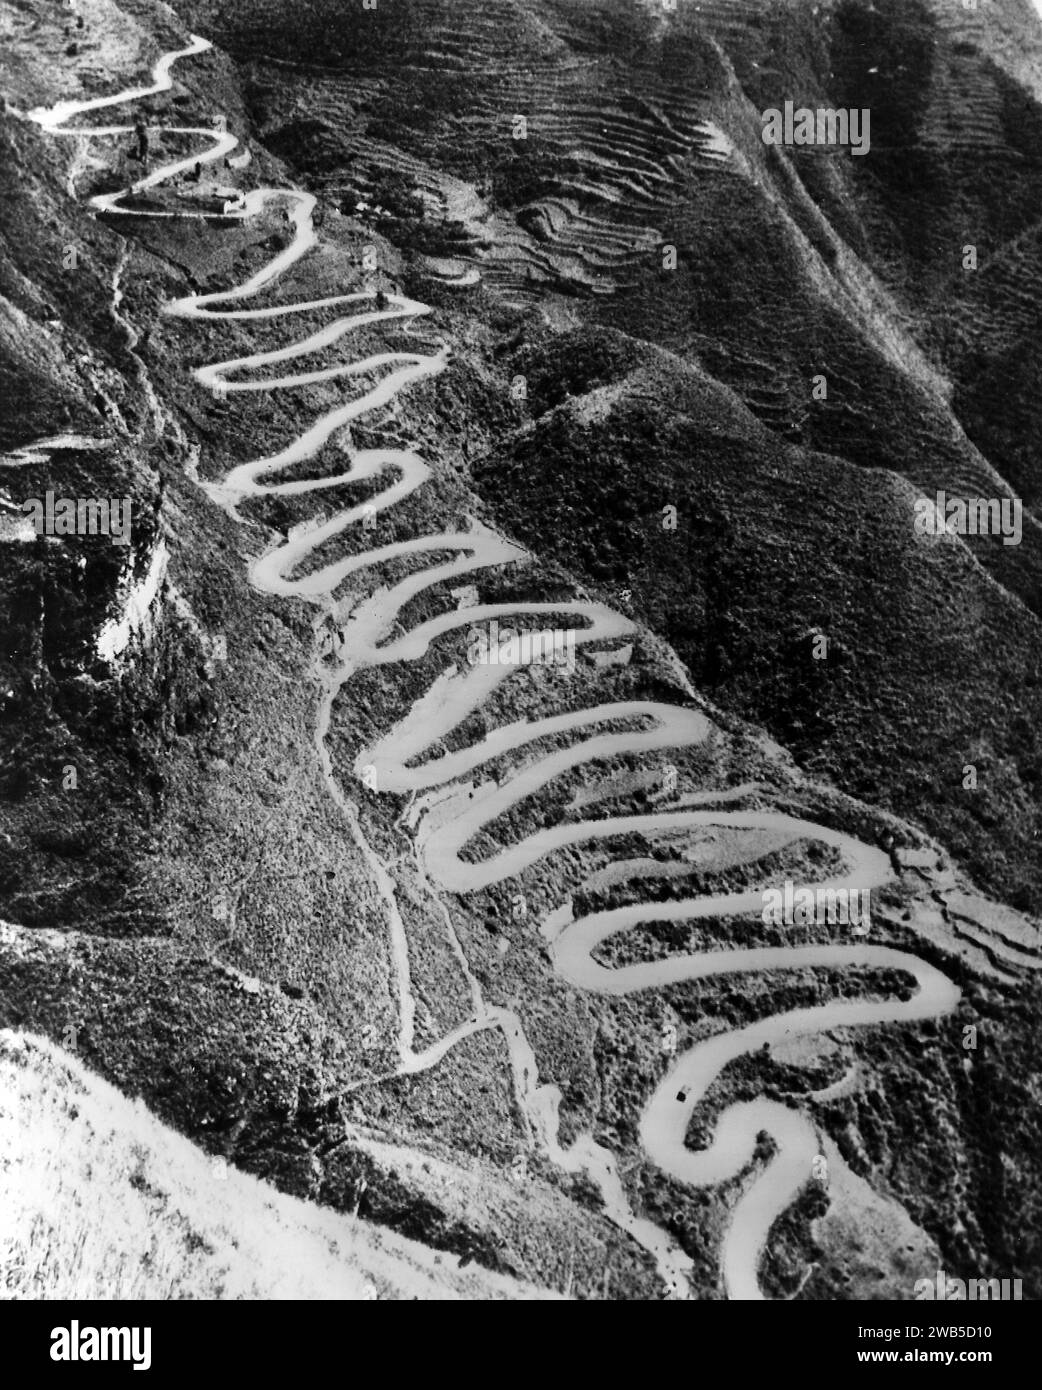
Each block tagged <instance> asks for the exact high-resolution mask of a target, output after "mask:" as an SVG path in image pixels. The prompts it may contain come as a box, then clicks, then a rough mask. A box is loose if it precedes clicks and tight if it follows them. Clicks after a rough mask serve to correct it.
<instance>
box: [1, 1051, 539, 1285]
mask: <svg viewBox="0 0 1042 1390" xmlns="http://www.w3.org/2000/svg"><path fill="white" fill-rule="evenodd" d="M0 1075H2V1076H3V1088H2V1096H3V1098H2V1100H0V1167H2V1171H3V1178H4V1226H3V1233H2V1237H0V1241H2V1243H0V1267H2V1268H3V1272H4V1285H3V1287H4V1296H5V1298H21V1299H26V1298H41V1297H45V1298H67V1299H99V1298H100V1299H110V1298H119V1299H170V1298H278V1299H298V1298H322V1299H329V1298H346V1299H393V1298H408V1299H414V1298H436V1299H439V1300H441V1299H446V1298H456V1299H473V1298H478V1299H499V1298H511V1299H513V1298H531V1297H533V1296H537V1295H535V1291H534V1290H531V1289H527V1288H525V1287H524V1286H522V1285H518V1284H515V1283H513V1282H511V1281H510V1280H508V1279H502V1278H497V1277H496V1276H495V1275H491V1274H486V1273H485V1272H484V1271H483V1270H481V1269H478V1268H477V1267H475V1266H471V1267H470V1268H469V1269H466V1270H464V1269H460V1268H458V1266H457V1262H456V1260H455V1259H454V1258H452V1257H451V1256H440V1255H432V1253H431V1252H430V1251H429V1250H427V1249H425V1248H424V1247H423V1246H420V1245H416V1244H414V1243H413V1242H412V1241H407V1240H401V1239H396V1238H395V1237H393V1236H389V1235H388V1234H387V1233H386V1232H385V1231H381V1230H380V1229H379V1228H378V1227H375V1226H372V1225H370V1224H369V1223H367V1222H365V1221H359V1220H356V1219H352V1218H351V1217H344V1216H336V1215H334V1214H333V1213H332V1212H330V1211H327V1210H322V1209H320V1208H317V1207H315V1206H313V1205H310V1204H308V1203H305V1202H301V1201H297V1200H295V1199H294V1198H291V1197H284V1196H282V1195H280V1194H279V1193H278V1192H276V1191H275V1190H274V1189H273V1188H271V1187H268V1186H267V1185H266V1184H265V1183H262V1182H258V1181H257V1180H256V1179H255V1178H248V1177H246V1176H245V1175H244V1174H242V1173H239V1172H236V1170H235V1169H234V1168H228V1166H227V1165H226V1164H225V1163H223V1161H220V1160H214V1161H211V1160H208V1159H207V1158H206V1157H205V1156H204V1155H203V1154H201V1153H200V1152H199V1151H198V1150H197V1149H195V1148H193V1147H192V1145H191V1144H189V1143H188V1142H187V1141H186V1140H184V1139H182V1138H181V1136H180V1135H178V1134H174V1133H172V1132H171V1131H170V1130H169V1129H167V1128H165V1127H164V1126H163V1125H161V1124H159V1123H158V1121H156V1120H155V1119H154V1117H153V1116H152V1115H150V1114H149V1113H148V1111H147V1110H146V1109H145V1107H144V1106H143V1105H142V1103H141V1102H140V1101H139V1100H136V1101H132V1100H128V1099H126V1098H125V1097H124V1096H122V1095H120V1093H119V1092H118V1091H117V1090H116V1089H115V1088H114V1087H113V1086H109V1085H108V1084H107V1083H106V1082H104V1081H102V1080H101V1079H100V1078H99V1077H97V1076H94V1075H92V1074H91V1073H90V1072H88V1071H87V1070H86V1069H85V1068H84V1067H83V1066H82V1065H81V1064H80V1063H78V1062H77V1061H76V1060H75V1059H74V1058H72V1057H70V1056H69V1055H68V1054H67V1053H63V1052H62V1051H61V1049H60V1048H56V1047H54V1046H52V1045H51V1044H50V1043H48V1042H46V1041H45V1040H44V1039H41V1038H36V1037H33V1036H32V1035H25V1034H14V1033H7V1032H5V1033H2V1034H0Z"/></svg>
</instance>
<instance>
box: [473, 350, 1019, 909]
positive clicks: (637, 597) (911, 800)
mask: <svg viewBox="0 0 1042 1390" xmlns="http://www.w3.org/2000/svg"><path fill="white" fill-rule="evenodd" d="M640 357H641V354H640V353H639V351H638V349H637V347H636V345H635V344H634V343H633V342H632V341H631V340H628V339H625V338H621V337H620V336H619V335H617V334H603V333H602V334H593V335H587V334H586V333H576V334H573V335H570V336H568V337H567V338H565V339H560V338H557V339H553V338H551V339H550V340H549V341H547V342H546V343H545V344H544V345H542V346H540V347H538V348H537V347H534V346H533V347H531V348H529V349H527V350H525V351H524V352H521V353H519V354H518V355H517V357H516V359H515V361H514V363H513V365H514V366H515V367H516V368H517V370H518V371H519V372H521V373H523V374H525V375H526V377H527V379H528V380H529V383H530V397H529V400H530V404H531V407H532V411H533V414H534V415H535V416H536V421H535V425H534V428H533V429H532V430H530V431H525V432H522V433H521V434H520V435H518V436H517V437H516V438H515V439H514V440H513V441H512V442H511V443H510V444H509V445H507V446H506V447H505V448H504V449H503V450H502V451H500V452H498V453H496V454H494V455H493V456H492V457H490V458H489V459H488V460H486V461H485V462H484V464H483V465H482V468H481V470H480V473H479V477H478V481H479V485H481V486H483V489H484V491H485V495H486V496H487V497H488V499H489V501H490V504H491V505H492V506H493V508H494V510H495V513H496V515H497V517H498V518H499V519H500V521H501V522H502V524H503V525H504V526H505V527H506V528H507V529H508V530H509V531H510V532H512V533H514V534H517V535H519V536H521V537H522V538H523V539H524V540H525V541H526V543H528V544H530V545H532V546H533V547H534V548H535V549H537V550H539V551H542V552H547V551H552V552H553V553H554V554H555V555H557V556H559V557H560V558H561V559H562V560H563V561H564V562H565V563H566V564H567V565H568V566H569V567H572V568H576V569H578V570H580V571H581V572H582V573H584V574H586V575H588V576H589V578H590V580H591V582H593V583H594V584H596V585H598V586H599V587H602V588H603V589H604V590H605V591H606V592H607V593H609V594H611V595H612V596H614V595H615V594H616V593H617V592H618V591H619V590H621V589H627V590H629V591H630V592H631V593H632V595H633V597H632V604H633V606H634V609H635V610H636V611H637V612H639V613H640V614H641V616H642V618H644V619H645V621H647V622H648V623H649V625H650V626H651V627H652V628H653V629H654V630H656V631H659V632H661V633H662V635H663V636H664V637H666V638H667V640H668V641H670V642H671V643H672V644H673V645H674V646H675V647H676V648H677V650H678V652H680V654H681V655H682V656H683V658H684V660H685V662H686V663H687V665H688V667H689V669H690V670H691V671H692V674H693V676H694V679H695V683H696V685H697V686H698V687H699V688H700V689H704V690H705V691H706V693H707V694H710V695H711V696H712V698H713V699H714V700H715V701H717V702H718V703H721V704H723V705H724V706H725V707H728V708H732V709H734V710H736V711H737V712H739V713H741V714H742V715H743V716H744V717H745V718H748V719H750V720H752V721H753V722H755V723H759V724H763V725H764V726H765V727H767V728H768V729H770V730H771V732H772V733H773V734H774V735H775V737H777V738H778V739H779V741H780V742H782V743H783V744H785V745H786V746H787V747H789V748H790V749H791V750H792V751H793V753H794V754H795V755H796V756H797V758H798V759H799V761H800V762H801V764H802V765H803V766H805V767H807V768H808V770H813V771H814V772H816V773H818V774H825V775H827V776H829V777H831V778H833V779H834V780H835V781H836V782H837V784H838V785H840V786H843V787H845V788H846V789H847V790H849V791H851V792H852V793H854V794H855V795H857V796H860V797H863V798H864V799H866V800H868V801H874V802H879V803H881V804H884V805H886V806H888V807H889V808H890V809H892V810H894V811H899V812H900V813H901V814H907V815H911V816H913V817H914V818H915V819H917V820H919V821H921V822H922V823H923V824H925V825H927V826H929V827H930V829H931V830H932V831H933V832H934V833H935V834H937V835H938V837H939V838H941V839H942V840H943V841H944V842H945V843H948V844H950V845H951V846H952V848H953V850H955V851H956V852H957V853H958V854H959V856H960V858H962V859H963V861H964V862H966V863H967V866H968V867H969V866H970V865H972V872H974V874H975V875H981V876H982V881H984V882H987V883H988V884H989V887H990V888H991V889H992V891H995V892H997V893H999V894H1000V895H1002V896H1005V897H1007V898H1008V899H1009V900H1011V901H1015V902H1016V903H1017V904H1018V905H1019V906H1021V907H1025V908H1029V909H1032V908H1033V909H1034V910H1036V911H1037V910H1038V907H1039V905H1040V903H1042V898H1040V896H1039V893H1040V887H1042V885H1040V883H1039V880H1038V863H1037V851H1036V842H1037V835H1038V832H1039V813H1038V798H1039V796H1040V794H1042V786H1040V775H1042V762H1040V751H1042V750H1040V747H1039V741H1038V731H1037V727H1036V721H1035V720H1033V719H1032V718H1031V717H1030V714H1029V713H1028V712H1029V711H1031V710H1037V709H1039V708H1040V707H1042V686H1040V681H1042V662H1040V658H1039V650H1038V645H1037V640H1036V633H1037V624H1036V620H1035V619H1034V617H1033V616H1032V615H1030V614H1028V613H1026V612H1025V611H1024V609H1023V608H1022V607H1021V606H1020V605H1019V604H1018V603H1017V602H1016V601H1015V600H1014V599H1012V598H1010V597H1009V596H1008V595H1006V594H1004V593H1003V592H1002V591H1001V589H999V588H998V587H997V586H996V585H994V584H992V583H990V582H989V581H988V580H987V578H986V576H985V575H984V574H983V573H982V571H981V570H980V568H979V566H977V565H976V564H975V563H974V561H973V560H972V558H971V557H970V555H969V554H968V553H967V551H966V550H965V548H964V547H963V546H962V545H961V544H960V543H958V542H950V541H947V540H944V541H941V542H937V541H935V540H932V539H930V538H918V539H917V540H916V541H914V542H913V543H912V544H909V531H910V529H911V517H912V503H913V499H914V496H915V490H914V489H912V488H909V487H907V486H906V485H905V484H904V483H903V482H901V481H900V480H898V479H896V478H895V477H893V476H892V475H891V474H888V473H887V472H885V471H883V470H881V469H878V468H876V469H871V468H867V467H866V468H863V469H862V468H859V469H856V470H851V469H850V468H849V467H848V466H844V464H843V462H842V461H841V460H839V459H837V458H835V457H833V456H828V455H824V454H821V453H817V452H814V451H811V450H808V449H805V448H800V447H796V446H786V445H785V444H784V443H783V442H782V441H781V440H779V439H777V438H776V437H775V436H773V435H772V434H770V433H769V432H768V431H766V430H765V429H764V428H763V427H762V426H761V425H759V424H758V423H757V422H756V421H755V420H754V419H753V418H752V417H751V416H750V415H749V414H748V413H747V412H746V411H745V410H744V409H743V408H742V406H741V405H740V403H739V402H737V401H736V400H735V399H734V397H733V396H729V394H728V393H727V392H725V391H724V390H722V389H721V388H720V387H719V386H716V385H714V384H713V383H712V382H711V381H710V380H709V379H708V378H706V377H705V376H704V375H702V374H699V373H694V372H691V371H688V370H685V369H684V368H683V366H681V365H680V364H679V363H677V362H676V361H675V360H673V361H670V360H669V359H668V358H665V357H664V356H663V355H656V358H655V360H654V365H651V364H649V363H648V362H647V361H646V355H645V360H644V363H643V364H642V365H638V362H639V360H640ZM669 506H674V507H676V508H677V528H676V530H675V531H670V530H667V529H665V528H666V525H667V522H666V518H665V516H664V514H663V508H666V507H669ZM814 632H821V633H824V634H827V635H828V636H829V638H830V644H831V650H830V654H829V657H828V659H827V660H825V661H818V660H815V659H814V658H813V655H812V642H811V641H810V634H812V633H814ZM978 762H979V763H981V765H982V766H983V764H984V763H985V762H986V764H987V767H988V771H987V773H986V774H985V775H982V776H981V777H980V785H979V788H978V790H977V791H975V792H972V793H971V792H969V791H967V790H964V789H963V785H962V783H963V767H964V764H966V763H978ZM956 846H958V849H957V850H956Z"/></svg>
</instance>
